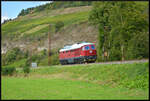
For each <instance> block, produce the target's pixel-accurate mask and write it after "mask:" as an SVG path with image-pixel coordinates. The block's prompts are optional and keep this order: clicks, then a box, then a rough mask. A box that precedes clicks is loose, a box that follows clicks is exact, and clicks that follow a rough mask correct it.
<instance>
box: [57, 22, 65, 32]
mask: <svg viewBox="0 0 150 101" xmlns="http://www.w3.org/2000/svg"><path fill="white" fill-rule="evenodd" d="M62 27H64V23H63V22H62V21H58V22H56V24H55V32H58V31H59V30H60V29H61V28H62Z"/></svg>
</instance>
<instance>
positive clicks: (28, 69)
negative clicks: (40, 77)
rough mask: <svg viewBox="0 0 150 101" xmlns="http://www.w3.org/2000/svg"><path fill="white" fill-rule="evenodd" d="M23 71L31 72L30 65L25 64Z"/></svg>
mask: <svg viewBox="0 0 150 101" xmlns="http://www.w3.org/2000/svg"><path fill="white" fill-rule="evenodd" d="M23 72H24V73H25V74H28V73H30V67H29V66H24V67H23Z"/></svg>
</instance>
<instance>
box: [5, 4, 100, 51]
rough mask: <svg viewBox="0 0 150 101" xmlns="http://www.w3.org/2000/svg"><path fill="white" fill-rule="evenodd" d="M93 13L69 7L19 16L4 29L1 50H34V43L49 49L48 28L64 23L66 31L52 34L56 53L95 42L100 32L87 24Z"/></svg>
mask: <svg viewBox="0 0 150 101" xmlns="http://www.w3.org/2000/svg"><path fill="white" fill-rule="evenodd" d="M90 10H91V6H82V7H70V8H62V9H56V10H52V11H50V12H47V11H41V12H39V13H38V12H36V13H33V14H30V15H25V16H20V17H18V18H16V19H15V20H13V21H10V22H7V23H6V24H3V25H2V50H3V51H5V50H8V49H11V48H14V47H20V48H22V49H25V50H26V47H28V49H31V46H32V48H33V45H31V44H34V43H37V44H36V46H38V47H37V48H39V49H41V48H48V44H47V42H48V40H47V36H48V34H47V33H48V31H49V27H48V26H49V24H53V25H54V24H56V23H57V22H58V21H62V22H63V23H64V28H63V29H61V30H59V31H58V32H56V33H55V32H54V33H52V36H51V39H52V45H51V48H52V49H54V48H55V49H56V50H57V49H59V48H62V47H63V46H64V45H66V44H72V43H74V42H79V41H90V42H93V41H94V42H95V41H96V40H97V38H96V37H97V30H96V28H94V27H93V26H91V25H89V23H88V14H89V12H90ZM87 36H88V37H87ZM6 39H7V40H6ZM59 43H61V44H59ZM36 46H35V47H36ZM29 47H30V48H29Z"/></svg>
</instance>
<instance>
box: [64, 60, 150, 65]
mask: <svg viewBox="0 0 150 101" xmlns="http://www.w3.org/2000/svg"><path fill="white" fill-rule="evenodd" d="M142 62H149V59H142V60H125V61H107V62H98V63H96V62H95V63H84V64H68V65H62V66H71V65H93V64H132V63H142Z"/></svg>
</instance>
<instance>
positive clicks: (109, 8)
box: [89, 1, 149, 61]
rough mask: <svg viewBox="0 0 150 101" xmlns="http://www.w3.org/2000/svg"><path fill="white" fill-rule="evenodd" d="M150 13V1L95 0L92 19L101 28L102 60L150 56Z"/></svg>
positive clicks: (90, 19) (99, 48)
mask: <svg viewBox="0 0 150 101" xmlns="http://www.w3.org/2000/svg"><path fill="white" fill-rule="evenodd" d="M148 13H149V12H148V3H147V2H141V3H139V2H134V1H132V2H131V1H130V2H127V1H126V2H113V1H112V2H106V1H103V2H94V3H93V9H92V11H91V13H90V15H89V21H90V22H91V24H93V25H96V26H98V30H99V34H98V41H99V42H98V61H105V60H109V61H113V60H130V59H141V58H148V57H149V43H148V42H149V32H148V28H149V21H148ZM105 53H107V54H105Z"/></svg>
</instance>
